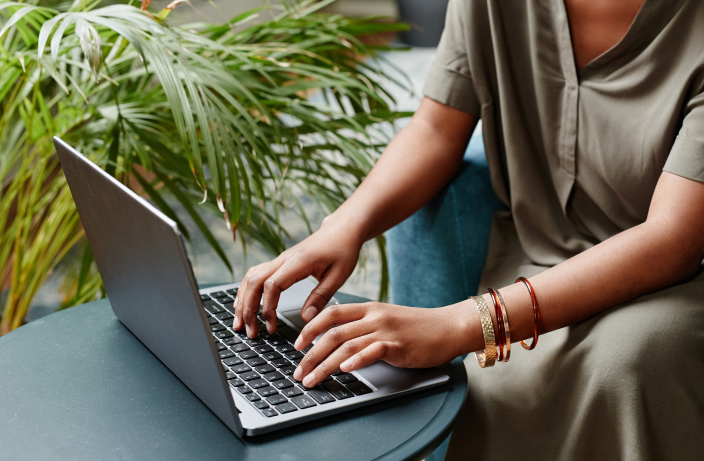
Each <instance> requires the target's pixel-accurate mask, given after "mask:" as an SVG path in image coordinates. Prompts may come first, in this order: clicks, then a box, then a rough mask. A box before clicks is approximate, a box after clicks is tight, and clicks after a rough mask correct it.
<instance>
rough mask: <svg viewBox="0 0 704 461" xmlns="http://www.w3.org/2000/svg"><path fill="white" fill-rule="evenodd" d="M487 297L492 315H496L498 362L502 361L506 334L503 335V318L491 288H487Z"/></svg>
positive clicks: (494, 292) (497, 300)
mask: <svg viewBox="0 0 704 461" xmlns="http://www.w3.org/2000/svg"><path fill="white" fill-rule="evenodd" d="M486 292H487V293H489V296H491V302H492V303H493V304H494V313H495V314H496V326H497V329H498V331H497V335H496V348H497V349H498V355H499V358H498V359H497V360H498V361H499V362H503V361H504V347H505V346H506V334H505V333H504V318H503V315H502V313H501V308H500V307H499V298H498V297H497V296H496V291H494V289H493V288H489V289H488V290H487V291H486Z"/></svg>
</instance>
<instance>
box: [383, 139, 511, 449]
mask: <svg viewBox="0 0 704 461" xmlns="http://www.w3.org/2000/svg"><path fill="white" fill-rule="evenodd" d="M501 209H504V206H503V205H502V204H501V202H499V199H498V198H496V195H495V194H494V190H493V189H492V187H491V180H490V178H489V168H488V167H487V164H486V155H485V153H484V142H483V141H482V138H481V136H472V139H471V140H470V142H469V146H468V147H467V151H466V152H465V155H464V161H463V162H462V165H461V167H460V170H459V171H458V173H457V175H456V176H455V177H454V178H453V179H452V181H451V182H450V183H449V184H448V185H447V186H446V187H445V188H443V189H442V190H441V191H440V193H438V195H437V196H435V197H434V198H433V199H432V200H431V201H430V202H429V203H428V204H427V205H425V206H424V207H423V208H421V209H420V210H419V211H418V212H416V213H415V214H414V215H413V216H411V217H410V218H408V219H406V220H405V221H403V222H402V223H400V224H399V225H397V226H396V227H394V228H393V229H391V230H390V231H389V232H388V234H387V236H388V255H389V270H390V285H391V301H392V302H393V303H394V304H400V305H404V306H415V307H440V306H446V305H449V304H454V303H457V302H460V301H462V300H465V299H467V298H468V297H469V296H472V295H475V294H477V289H478V286H479V279H480V277H481V274H482V270H483V268H484V262H485V261H486V252H487V248H488V243H489V233H490V231H491V220H492V215H493V213H494V212H495V211H497V210H501ZM449 441H450V438H449V437H448V438H447V439H446V440H445V441H444V442H443V443H442V444H441V445H440V447H438V448H437V449H436V450H435V451H434V452H433V453H432V454H430V455H429V456H428V457H427V458H426V460H428V461H439V460H442V459H443V458H444V457H445V452H446V451H447V446H448V444H449Z"/></svg>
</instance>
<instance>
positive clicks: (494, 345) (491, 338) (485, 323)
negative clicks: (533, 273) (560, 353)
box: [471, 277, 541, 368]
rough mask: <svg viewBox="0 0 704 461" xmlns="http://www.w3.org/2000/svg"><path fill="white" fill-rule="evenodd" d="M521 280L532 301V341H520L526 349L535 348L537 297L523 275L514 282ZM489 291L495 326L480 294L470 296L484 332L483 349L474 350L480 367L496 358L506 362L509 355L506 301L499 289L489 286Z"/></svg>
mask: <svg viewBox="0 0 704 461" xmlns="http://www.w3.org/2000/svg"><path fill="white" fill-rule="evenodd" d="M518 282H523V284H524V285H525V286H526V288H527V289H528V293H529V294H530V299H531V302H532V303H533V342H532V343H531V345H530V346H529V345H528V344H526V342H525V341H521V346H523V348H524V349H527V350H533V349H535V346H537V345H538V336H540V330H541V328H540V311H539V310H538V298H537V297H536V296H535V290H533V286H532V285H531V283H530V282H529V281H528V279H527V278H525V277H519V278H517V279H516V283H518ZM487 293H489V295H490V297H491V300H492V303H493V305H494V313H495V314H496V328H494V322H493V321H492V318H491V314H490V313H489V306H487V303H486V301H484V298H483V297H481V296H472V297H471V299H472V301H474V304H475V305H476V306H477V311H478V312H479V320H480V322H481V325H482V333H483V334H484V350H482V351H480V352H475V355H476V356H477V361H478V362H479V366H480V367H482V368H485V367H492V366H494V363H495V362H496V361H497V360H498V361H499V362H508V359H509V357H510V356H511V329H510V327H509V323H508V312H507V311H506V303H505V302H504V299H503V297H502V296H501V293H500V292H499V290H494V289H493V288H489V289H488V290H487Z"/></svg>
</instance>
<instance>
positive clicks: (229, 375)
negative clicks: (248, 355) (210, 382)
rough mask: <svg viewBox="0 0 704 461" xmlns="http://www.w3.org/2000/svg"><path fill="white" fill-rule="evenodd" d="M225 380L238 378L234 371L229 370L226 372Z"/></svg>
mask: <svg viewBox="0 0 704 461" xmlns="http://www.w3.org/2000/svg"><path fill="white" fill-rule="evenodd" d="M225 378H227V379H235V378H237V374H236V373H235V372H234V371H230V370H227V371H226V372H225ZM230 384H232V383H230ZM234 386H239V384H234Z"/></svg>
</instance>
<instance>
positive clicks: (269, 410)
mask: <svg viewBox="0 0 704 461" xmlns="http://www.w3.org/2000/svg"><path fill="white" fill-rule="evenodd" d="M262 414H263V415H264V416H266V417H267V418H271V417H272V416H277V415H278V413H277V412H276V410H274V409H273V408H265V409H263V410H262Z"/></svg>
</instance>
